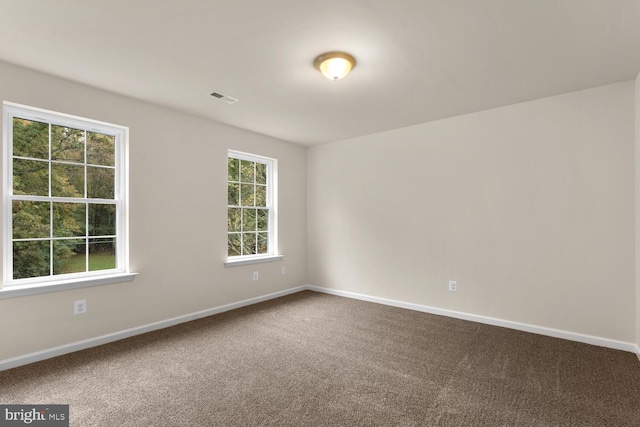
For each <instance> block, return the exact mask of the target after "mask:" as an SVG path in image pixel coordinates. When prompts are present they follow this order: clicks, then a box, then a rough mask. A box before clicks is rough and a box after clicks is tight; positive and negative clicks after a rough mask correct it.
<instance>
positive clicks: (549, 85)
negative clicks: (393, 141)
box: [0, 0, 640, 145]
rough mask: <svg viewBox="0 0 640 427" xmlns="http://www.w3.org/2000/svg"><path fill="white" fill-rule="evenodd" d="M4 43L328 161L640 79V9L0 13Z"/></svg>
mask: <svg viewBox="0 0 640 427" xmlns="http://www.w3.org/2000/svg"><path fill="white" fill-rule="evenodd" d="M0 40H2V42H1V43H0V60H4V61H7V62H11V63H15V64H18V65H22V66H26V67H29V68H33V69H36V70H40V71H45V72H47V73H50V74H53V75H56V76H62V77H65V78H68V79H71V80H75V81H78V82H82V83H86V84H89V85H92V86H97V87H101V88H104V89H107V90H111V91H114V92H118V93H121V94H125V95H128V96H131V97H134V98H138V99H143V100H147V101H150V102H153V103H157V104H161V105H164V106H168V107H171V108H174V109H177V110H181V111H185V112H188V113H191V114H195V115H198V116H201V117H206V118H210V119H213V120H216V121H220V122H223V123H227V124H230V125H233V126H237V127H240V128H244V129H249V130H252V131H255V132H259V133H262V134H266V135H270V136H273V137H276V138H280V139H283V140H287V141H291V142H295V143H299V144H304V145H313V144H319V143H324V142H329V141H336V140H341V139H345V138H350V137H355V136H359V135H366V134H371V133H375V132H380V131H385V130H389V129H394V128H399V127H403V126H408V125H413V124H418V123H423V122H428V121H432V120H438V119H442V118H445V117H451V116H456V115H460V114H465V113H470V112H474V111H480V110H485V109H488V108H492V107H498V106H502V105H508V104H513V103H517V102H522V101H528V100H532V99H537V98H542V97H546V96H551V95H556V94H560V93H566V92H570V91H574V90H579V89H583V88H589V87H594V86H600V85H605V84H609V83H614V82H619V81H623V80H628V79H632V78H634V77H635V76H636V75H637V73H638V72H639V71H640V0H342V1H338V0H322V1H315V0H268V1H267V0H47V1H44V0H0ZM329 50H344V51H347V52H349V53H351V54H352V55H354V56H355V57H356V60H357V62H358V63H357V65H356V67H355V69H354V70H353V71H352V73H351V74H350V75H349V76H347V77H346V78H345V79H343V80H339V81H335V82H334V81H330V80H327V79H326V78H324V77H322V75H320V74H319V73H318V72H317V71H316V70H315V69H314V68H313V65H312V63H313V59H314V58H315V56H316V55H318V54H320V53H323V52H325V51H329ZM214 91H216V92H220V93H223V94H225V95H229V96H232V97H234V98H238V99H239V100H240V102H238V103H236V104H233V105H229V104H226V103H225V102H222V101H220V100H218V99H216V98H214V97H212V96H210V93H211V92H214Z"/></svg>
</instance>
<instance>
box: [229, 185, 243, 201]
mask: <svg viewBox="0 0 640 427" xmlns="http://www.w3.org/2000/svg"><path fill="white" fill-rule="evenodd" d="M228 199H229V200H228V204H229V206H238V205H239V204H240V185H239V184H229V189H228Z"/></svg>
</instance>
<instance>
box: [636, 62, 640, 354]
mask: <svg viewBox="0 0 640 427" xmlns="http://www.w3.org/2000/svg"><path fill="white" fill-rule="evenodd" d="M635 83H636V85H635V88H636V108H635V119H636V134H635V137H636V141H635V142H636V145H635V148H636V153H635V154H636V157H635V159H636V182H635V183H636V187H635V200H636V253H635V257H636V258H635V259H636V345H637V346H638V351H639V352H640V262H638V261H637V259H638V255H640V197H639V196H638V191H639V190H640V74H638V77H636V82H635ZM638 356H639V357H640V353H638Z"/></svg>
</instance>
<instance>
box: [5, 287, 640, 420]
mask: <svg viewBox="0 0 640 427" xmlns="http://www.w3.org/2000/svg"><path fill="white" fill-rule="evenodd" d="M0 403H3V404H7V403H21V404H52V403H64V404H70V418H71V425H72V426H106V427H111V426H491V427H496V426H581V427H582V426H638V425H640V362H639V361H638V359H637V358H636V356H635V355H633V354H631V353H626V352H622V351H615V350H609V349H605V348H600V347H595V346H590V345H586V344H580V343H575V342H570V341H564V340H559V339H555V338H549V337H544V336H540V335H534V334H528V333H525V332H519V331H513V330H509V329H504V328H499V327H494V326H487V325H482V324H478V323H473V322H466V321H462V320H457V319H451V318H447V317H440V316H434V315H430V314H425V313H420V312H414V311H409V310H403V309H399V308H394V307H388V306H383V305H378V304H372V303H367V302H362V301H357V300H352V299H347V298H341V297H336V296H330V295H325V294H319V293H314V292H309V291H306V292H301V293H298V294H294V295H290V296H287V297H283V298H279V299H277V300H272V301H268V302H264V303H261V304H257V305H254V306H251V307H245V308H241V309H238V310H234V311H231V312H227V313H223V314H219V315H216V316H212V317H208V318H206V319H201V320H197V321H194V322H189V323H185V324H182V325H178V326H175V327H172V328H168V329H164V330H161V331H156V332H151V333H148V334H144V335H140V336H137V337H133V338H129V339H126V340H122V341H119V342H115V343H111V344H107V345H103V346H100V347H96V348H92V349H88V350H84V351H81V352H77V353H73V354H69V355H65V356H61V357H57V358H54V359H50V360H47V361H43V362H38V363H34V364H31V365H27V366H23V367H20V368H16V369H11V370H8V371H4V372H0Z"/></svg>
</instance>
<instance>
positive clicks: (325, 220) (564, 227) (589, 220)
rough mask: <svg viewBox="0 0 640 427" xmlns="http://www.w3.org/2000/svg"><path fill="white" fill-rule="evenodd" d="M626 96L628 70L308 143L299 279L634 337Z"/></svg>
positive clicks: (629, 106) (629, 95) (630, 85)
mask: <svg viewBox="0 0 640 427" xmlns="http://www.w3.org/2000/svg"><path fill="white" fill-rule="evenodd" d="M633 112H634V82H633V81H628V82H623V83H619V84H614V85H610V86H605V87H599V88H594V89H590V90H585V91H580V92H575V93H570V94H566V95H561V96H555V97H551V98H547V99H542V100H537V101H533V102H527V103H522V104H517V105H512V106H508V107H504V108H498V109H493V110H489V111H484V112H480V113H476V114H469V115H465V116H461V117H456V118H451V119H447V120H441V121H438V122H432V123H426V124H422V125H418V126H413V127H408V128H403V129H398V130H393V131H389V132H385V133H380V134H375V135H370V136H364V137H359V138H355V139H351V140H346V141H341V142H339V143H332V144H326V145H321V146H316V147H313V148H311V149H310V150H309V152H308V158H307V167H308V178H307V184H308V191H307V199H308V204H307V209H308V212H309V215H308V239H309V240H308V241H309V246H308V257H309V262H308V271H309V276H308V282H309V283H310V284H312V285H317V286H322V287H328V288H335V289H338V290H342V291H349V292H356V293H361V294H366V295H371V296H376V297H382V298H389V299H394V300H399V301H404V302H411V303H414V304H422V305H427V306H432V307H437V308H442V309H449V310H456V311H461V312H466V313H470V314H476V315H482V316H489V317H495V318H499V319H505V320H509V321H515V322H522V323H527V324H531V325H536V326H542V327H549V328H556V329H560V330H564V331H568V332H573V333H582V334H588V335H593V336H597V337H602V338H607V339H614V340H621V341H625V342H634V340H636V336H635V327H634V325H635V322H636V313H635V305H636V304H635V298H636V295H635V293H636V292H635V287H636V284H635V279H634V269H635V266H634V116H633V114H634V113H633ZM450 279H451V280H457V281H458V292H456V293H453V292H448V290H447V282H448V280H450Z"/></svg>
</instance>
